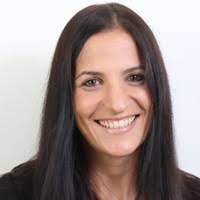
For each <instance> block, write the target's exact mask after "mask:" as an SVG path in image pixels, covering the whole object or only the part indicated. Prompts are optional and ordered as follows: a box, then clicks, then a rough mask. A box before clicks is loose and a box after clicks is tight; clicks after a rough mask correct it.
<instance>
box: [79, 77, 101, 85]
mask: <svg viewBox="0 0 200 200" xmlns="http://www.w3.org/2000/svg"><path fill="white" fill-rule="evenodd" d="M101 82H102V81H101V80H99V79H97V78H94V79H89V80H87V81H85V82H83V84H82V85H83V86H86V87H96V86H97V85H98V84H101Z"/></svg>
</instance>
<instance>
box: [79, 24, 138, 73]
mask: <svg viewBox="0 0 200 200" xmlns="http://www.w3.org/2000/svg"><path fill="white" fill-rule="evenodd" d="M139 64H140V61H139V56H138V51H137V47H136V44H135V42H134V40H133V39H132V37H131V36H130V35H129V34H128V33H127V32H125V31H124V30H123V29H121V28H117V29H113V30H109V31H104V32H101V33H97V34H95V35H93V36H91V37H90V38H89V39H88V40H87V41H86V42H85V44H84V46H83V48H82V50H81V51H80V54H79V56H78V58H77V59H76V71H77V72H79V71H81V70H83V69H84V70H88V69H95V70H98V69H101V70H104V69H118V68H126V67H131V66H138V65H139ZM113 67H114V68H113Z"/></svg>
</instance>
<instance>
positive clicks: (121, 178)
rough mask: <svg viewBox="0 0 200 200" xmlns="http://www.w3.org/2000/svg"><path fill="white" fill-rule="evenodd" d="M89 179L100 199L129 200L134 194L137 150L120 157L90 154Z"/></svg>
mask: <svg viewBox="0 0 200 200" xmlns="http://www.w3.org/2000/svg"><path fill="white" fill-rule="evenodd" d="M90 163H92V165H91V168H90V181H91V185H92V186H93V190H94V191H95V192H96V193H97V195H98V196H99V197H100V199H104V200H107V199H109V200H110V199H113V200H119V199H120V200H121V199H123V200H129V199H134V197H135V194H136V180H137V163H138V152H137V153H136V152H135V153H134V154H132V155H128V156H121V157H114V156H110V155H106V154H103V153H93V154H92V155H91V154H90Z"/></svg>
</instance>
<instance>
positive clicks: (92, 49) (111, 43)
mask: <svg viewBox="0 0 200 200" xmlns="http://www.w3.org/2000/svg"><path fill="white" fill-rule="evenodd" d="M75 79H76V80H75V85H76V87H75V117H76V123H77V125H78V128H79V130H80V131H81V133H82V134H83V136H84V138H85V139H86V141H87V143H88V144H89V145H90V146H91V147H92V148H93V150H95V152H98V153H99V152H100V153H105V154H107V155H112V156H126V155H130V154H132V153H134V152H135V150H136V149H137V148H138V147H139V146H140V144H141V143H142V142H143V141H144V139H145V136H146V133H147V130H148V127H149V124H150V119H151V114H152V101H151V97H150V94H149V91H148V88H147V85H146V82H145V77H144V70H143V68H142V66H141V63H140V60H139V57H138V52H137V48H136V44H135V43H134V41H133V40H132V38H131V37H130V36H129V35H128V34H127V33H126V32H124V31H123V30H122V29H120V28H118V29H114V30H112V31H107V32H102V33H97V34H95V35H93V36H91V37H90V38H89V39H88V40H87V41H86V43H85V44H84V46H83V48H82V50H81V52H80V54H79V56H78V58H77V60H76V76H75ZM135 116H136V117H135Z"/></svg>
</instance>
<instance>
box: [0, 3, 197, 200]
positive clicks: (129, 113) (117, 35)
mask: <svg viewBox="0 0 200 200" xmlns="http://www.w3.org/2000/svg"><path fill="white" fill-rule="evenodd" d="M172 120H173V118H172V108H171V99H170V91H169V85H168V79H167V74H166V71H165V67H164V63H163V59H162V56H161V53H160V50H159V46H158V44H157V42H156V40H155V38H154V36H153V34H152V32H151V30H150V29H149V27H148V26H147V25H146V23H145V22H144V21H143V20H142V19H141V18H140V17H139V16H138V15H137V14H136V13H134V12H133V11H132V10H130V9H129V8H127V7H125V6H123V5H121V4H118V3H106V4H98V5H92V6H89V7H87V8H85V9H83V10H81V11H79V12H78V13H77V14H76V15H75V16H74V17H73V18H72V19H71V20H70V21H69V22H68V24H67V25H66V27H65V28H64V30H63V32H62V34H61V36H60V38H59V41H58V44H57V47H56V50H55V54H54V57H53V61H52V66H51V72H50V77H49V82H48V87H47V93H46V98H45V103H44V109H43V117H42V121H41V138H40V143H39V150H38V152H37V154H36V155H35V156H34V158H32V159H31V160H30V161H28V162H26V163H23V164H21V165H19V166H17V167H15V168H14V169H13V170H12V171H11V172H9V173H7V174H4V175H3V176H2V177H1V178H0V199H4V200H5V199H9V200H16V199H19V200H22V199H24V200H30V199H33V200H76V199H81V200H84V199H85V200H86V199H87V200H89V199H90V200H93V199H101V200H107V199H112V200H115V199H116V200H118V199H120V200H121V199H123V200H129V199H137V200H142V199H145V200H146V199H148V200H193V199H195V200H197V199H200V180H199V178H197V177H195V176H193V175H190V174H188V173H186V172H183V171H182V170H180V169H179V168H178V165H177V161H176V155H175V149H174V139H173V126H172V125H173V124H172Z"/></svg>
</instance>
